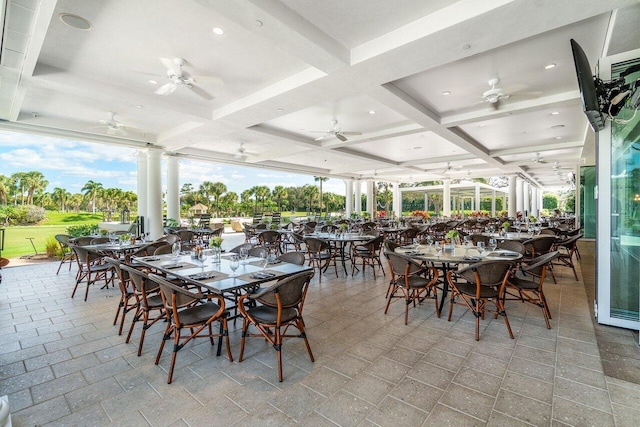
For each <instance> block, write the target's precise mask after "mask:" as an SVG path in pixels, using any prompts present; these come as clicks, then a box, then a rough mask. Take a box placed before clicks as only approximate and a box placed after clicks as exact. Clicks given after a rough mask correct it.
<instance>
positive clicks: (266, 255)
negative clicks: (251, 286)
mask: <svg viewBox="0 0 640 427" xmlns="http://www.w3.org/2000/svg"><path fill="white" fill-rule="evenodd" d="M260 259H261V260H262V265H263V267H264V268H267V265H268V264H269V252H267V251H266V250H264V249H263V250H261V251H260Z"/></svg>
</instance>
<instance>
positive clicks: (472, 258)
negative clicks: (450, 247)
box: [462, 256, 482, 261]
mask: <svg viewBox="0 0 640 427" xmlns="http://www.w3.org/2000/svg"><path fill="white" fill-rule="evenodd" d="M462 259H463V260H464V261H480V260H482V258H480V257H479V256H463V257H462Z"/></svg>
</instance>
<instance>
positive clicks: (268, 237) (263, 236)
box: [258, 230, 280, 245]
mask: <svg viewBox="0 0 640 427" xmlns="http://www.w3.org/2000/svg"><path fill="white" fill-rule="evenodd" d="M258 241H259V242H260V244H262V245H264V244H275V243H278V242H279V241H280V233H279V232H277V231H276V230H267V231H263V232H262V233H260V234H259V235H258Z"/></svg>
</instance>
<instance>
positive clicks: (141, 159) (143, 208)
mask: <svg viewBox="0 0 640 427" xmlns="http://www.w3.org/2000/svg"><path fill="white" fill-rule="evenodd" d="M136 157H137V158H138V185H137V190H138V216H141V217H143V218H144V231H145V232H147V231H148V227H149V223H148V221H149V218H147V198H148V196H147V159H148V154H147V150H138V152H137V153H136Z"/></svg>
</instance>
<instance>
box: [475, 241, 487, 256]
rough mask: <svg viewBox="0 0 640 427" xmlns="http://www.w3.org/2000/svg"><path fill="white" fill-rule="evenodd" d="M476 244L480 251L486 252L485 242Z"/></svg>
mask: <svg viewBox="0 0 640 427" xmlns="http://www.w3.org/2000/svg"><path fill="white" fill-rule="evenodd" d="M476 246H477V247H478V252H480V253H481V254H482V253H484V250H485V244H484V242H482V241H481V242H478V243H476Z"/></svg>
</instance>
